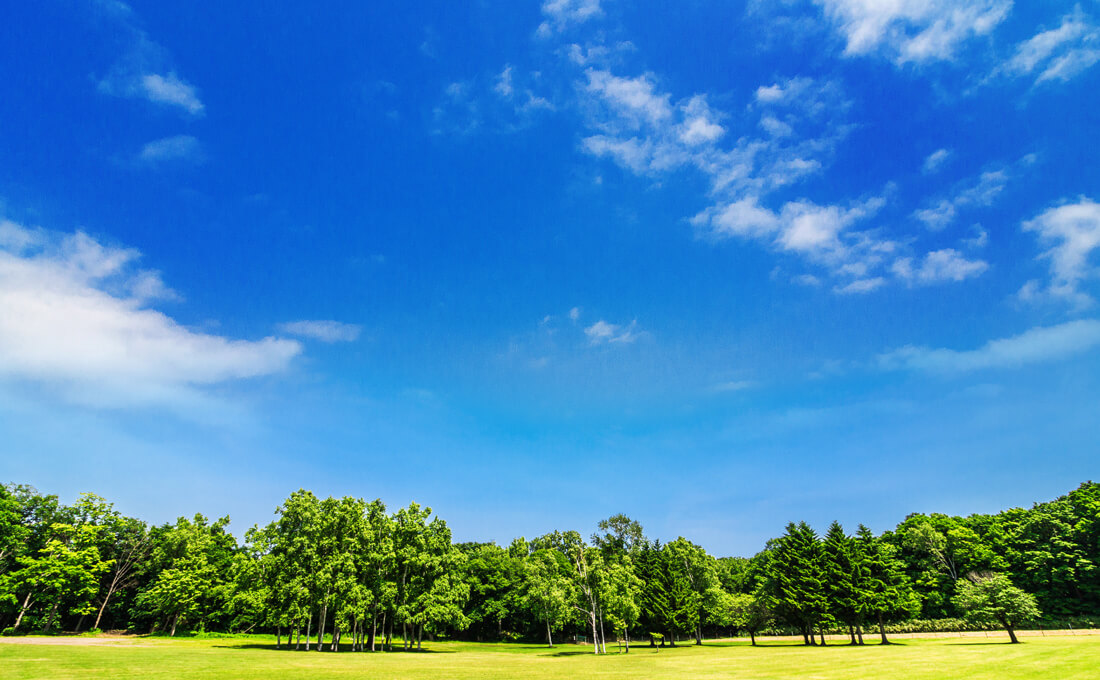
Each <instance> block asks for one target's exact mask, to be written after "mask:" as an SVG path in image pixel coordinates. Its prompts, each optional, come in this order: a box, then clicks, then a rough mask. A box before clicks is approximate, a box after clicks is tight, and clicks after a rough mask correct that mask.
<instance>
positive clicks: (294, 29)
mask: <svg viewBox="0 0 1100 680" xmlns="http://www.w3.org/2000/svg"><path fill="white" fill-rule="evenodd" d="M4 24H5V25H4V26H2V27H0V479H3V480H5V481H14V482H24V483H31V484H34V485H36V486H38V487H39V488H40V489H41V490H43V491H47V492H52V493H58V494H60V495H61V496H62V497H63V498H64V499H66V500H72V499H73V498H74V497H75V495H76V494H77V493H79V492H82V491H94V492H96V493H99V494H101V495H103V496H105V497H107V498H108V499H109V500H112V501H114V502H115V503H116V504H117V506H118V507H119V508H120V509H121V510H123V511H125V512H127V513H129V514H133V515H137V516H140V517H142V518H144V519H148V520H151V521H155V522H164V521H168V520H171V519H174V518H175V517H176V516H178V515H181V514H187V515H190V514H193V513H194V512H197V511H201V512H203V513H205V514H207V515H213V516H220V515H224V514H229V515H230V516H231V517H232V518H233V525H232V526H233V528H234V530H235V531H236V532H238V533H242V532H243V530H244V529H245V528H247V527H248V526H250V525H252V524H253V523H257V522H260V523H265V522H267V521H268V520H269V519H270V517H271V513H272V511H273V510H274V508H275V506H276V505H277V504H278V503H279V502H280V501H281V500H282V499H283V498H285V497H286V496H287V495H288V494H289V493H290V492H291V491H294V490H296V489H298V488H299V487H305V488H309V489H312V490H313V491H314V492H316V493H318V494H320V495H329V494H333V495H343V494H352V495H355V496H363V497H366V498H371V499H373V498H376V497H380V498H382V499H383V500H384V501H386V502H387V504H389V505H390V506H391V508H396V507H398V506H401V505H405V504H407V503H408V502H409V501H412V500H416V501H418V502H421V503H425V504H428V505H431V506H432V507H433V508H434V509H435V510H436V511H437V512H438V513H439V514H440V515H441V516H442V517H443V518H444V519H446V520H447V521H448V523H449V524H450V525H451V526H452V528H453V530H454V533H455V536H456V538H457V539H459V540H497V541H498V542H507V541H508V540H510V539H511V538H512V537H515V536H520V535H524V536H527V537H532V536H536V535H539V534H542V533H545V532H547V531H550V530H553V529H563V530H564V529H577V530H580V531H581V532H582V534H587V533H589V532H590V531H592V530H593V529H594V527H595V524H596V522H597V521H598V520H599V519H602V518H604V517H607V516H609V515H611V514H613V513H617V512H624V513H626V514H628V515H630V516H631V517H634V518H635V519H638V520H639V521H641V522H642V524H643V525H644V526H645V528H646V529H647V533H648V534H649V535H650V536H651V537H655V538H661V539H663V540H670V539H674V538H676V537H677V536H680V535H683V536H685V537H687V538H690V539H691V540H694V541H695V542H697V543H700V544H702V545H703V546H704V547H706V548H707V549H708V550H710V551H711V552H713V553H716V554H720V555H726V554H731V555H733V554H740V555H749V554H752V553H754V552H756V551H757V550H759V549H760V548H762V547H763V543H764V541H765V540H766V539H767V538H769V537H773V536H777V535H779V534H780V533H782V530H783V526H784V525H785V524H786V523H787V522H788V521H792V520H794V521H797V520H803V519H804V520H807V521H809V522H811V524H813V525H814V526H816V527H818V528H819V529H823V528H824V527H825V526H826V525H827V524H828V522H830V521H831V520H833V519H839V520H840V521H841V522H842V523H844V524H845V525H846V526H848V527H849V528H850V529H854V528H855V525H856V524H857V523H859V522H863V523H866V524H867V525H869V526H870V527H871V528H872V529H873V530H875V531H876V532H880V531H883V530H885V529H889V528H892V527H893V526H894V524H896V523H897V522H898V521H900V520H901V519H903V518H904V516H905V515H906V514H908V513H910V512H918V511H922V512H928V511H942V512H948V513H957V514H969V513H972V512H995V511H998V510H1001V509H1003V508H1006V507H1010V506H1019V505H1025V506H1026V505H1030V504H1031V503H1032V502H1035V501H1041V500H1047V499H1050V498H1053V497H1054V496H1057V495H1059V494H1061V493H1064V492H1066V491H1068V490H1069V489H1071V488H1073V487H1074V486H1076V485H1077V484H1078V483H1080V482H1082V481H1085V480H1087V479H1094V478H1096V476H1097V475H1096V470H1097V461H1098V460H1100V438H1098V436H1097V422H1098V421H1100V307H1098V305H1097V298H1098V296H1100V285H1098V278H1100V277H1098V274H1100V269H1098V264H1100V253H1098V252H1097V250H1098V249H1100V203H1098V201H1100V164H1098V162H1097V154H1098V151H1100V144H1098V143H1097V141H1096V140H1097V138H1098V132H1100V67H1098V66H1097V62H1100V2H1096V1H1095V0H1083V1H1082V2H1078V3H1069V2H1067V3H1058V2H1049V3H1015V4H1014V3H1013V2H1011V1H1010V0H958V1H956V2H940V1H938V0H928V1H923V2H922V1H919V0H904V1H901V2H895V3H875V2H866V1H863V0H817V1H815V2H797V1H791V2H749V3H747V4H742V3H729V2H703V1H690V2H683V3H660V2H634V3H625V2H616V1H614V0H544V1H543V2H541V3H539V2H523V3H521V2H500V3H494V2H479V3H453V2H429V3H417V5H416V7H411V6H409V4H408V3H403V2H372V3H351V2H349V3H324V6H323V7H314V6H308V7H303V6H300V5H299V4H297V3H282V2H270V3H265V4H264V6H263V8H262V10H261V9H258V8H256V7H254V6H247V7H246V6H238V5H237V4H234V3H209V2H202V1H199V2H193V3H182V4H172V3H145V2H141V3H139V2H134V3H132V4H130V5H125V4H122V3H121V2H114V1H98V2H97V1H76V0H71V1H64V0H57V1H53V2H42V3H20V4H19V5H18V6H15V7H13V8H12V9H11V11H10V12H9V20H8V21H6V22H4Z"/></svg>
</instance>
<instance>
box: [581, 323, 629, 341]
mask: <svg viewBox="0 0 1100 680" xmlns="http://www.w3.org/2000/svg"><path fill="white" fill-rule="evenodd" d="M584 334H585V335H586V336H588V341H589V342H590V343H592V344H593V345H600V344H629V343H632V342H634V341H635V340H637V339H638V336H639V335H640V332H639V331H638V322H637V321H631V322H630V325H628V326H621V325H619V324H613V323H608V322H606V321H604V320H603V319H600V320H599V321H597V322H596V323H594V324H592V325H591V326H589V327H588V328H585V329H584Z"/></svg>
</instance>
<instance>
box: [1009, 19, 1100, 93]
mask: <svg viewBox="0 0 1100 680" xmlns="http://www.w3.org/2000/svg"><path fill="white" fill-rule="evenodd" d="M1097 61H1100V30H1098V29H1097V27H1096V25H1095V24H1094V23H1093V22H1092V21H1091V20H1090V18H1089V17H1088V16H1087V15H1085V13H1084V12H1082V11H1081V8H1080V6H1078V7H1077V8H1075V9H1074V11H1073V12H1070V13H1069V14H1067V15H1066V16H1064V17H1063V18H1062V23H1061V25H1059V26H1058V28H1053V29H1050V30H1047V31H1041V32H1039V33H1037V34H1035V35H1034V36H1032V37H1031V38H1028V39H1027V40H1025V41H1023V42H1021V43H1020V44H1019V45H1017V46H1016V51H1015V53H1014V54H1013V56H1012V57H1011V58H1010V59H1008V60H1007V61H1006V62H1005V63H1004V64H1002V65H1001V66H1000V67H999V68H998V70H997V71H996V72H995V73H994V75H997V74H998V73H1004V74H1007V75H1011V76H1017V77H1031V76H1032V75H1034V77H1035V84H1036V85H1039V84H1041V83H1044V82H1048V81H1061V82H1065V81H1067V80H1070V79H1071V78H1073V77H1074V76H1077V75H1078V74H1080V73H1083V72H1084V71H1086V70H1087V69H1088V68H1090V67H1091V66H1093V65H1094V64H1095V63H1096V62H1097Z"/></svg>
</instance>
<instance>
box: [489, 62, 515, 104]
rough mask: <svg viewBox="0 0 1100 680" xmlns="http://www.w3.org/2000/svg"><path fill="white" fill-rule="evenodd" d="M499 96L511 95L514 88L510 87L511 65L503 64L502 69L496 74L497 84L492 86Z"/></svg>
mask: <svg viewBox="0 0 1100 680" xmlns="http://www.w3.org/2000/svg"><path fill="white" fill-rule="evenodd" d="M493 89H494V90H496V93H497V94H499V95H500V96H501V97H511V96H512V92H514V91H515V88H513V87H512V65H511V64H505V66H504V70H503V71H501V72H500V75H499V76H497V84H496V85H495V86H494V87H493Z"/></svg>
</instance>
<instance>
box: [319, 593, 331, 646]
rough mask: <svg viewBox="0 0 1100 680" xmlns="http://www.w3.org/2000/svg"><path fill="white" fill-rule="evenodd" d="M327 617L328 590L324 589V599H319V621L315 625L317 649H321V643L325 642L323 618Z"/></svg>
mask: <svg viewBox="0 0 1100 680" xmlns="http://www.w3.org/2000/svg"><path fill="white" fill-rule="evenodd" d="M327 617H328V591H327V590H326V591H325V599H324V600H322V601H321V623H320V625H319V626H318V627H317V651H318V652H319V651H321V645H323V644H325V619H326V618H327Z"/></svg>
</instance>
